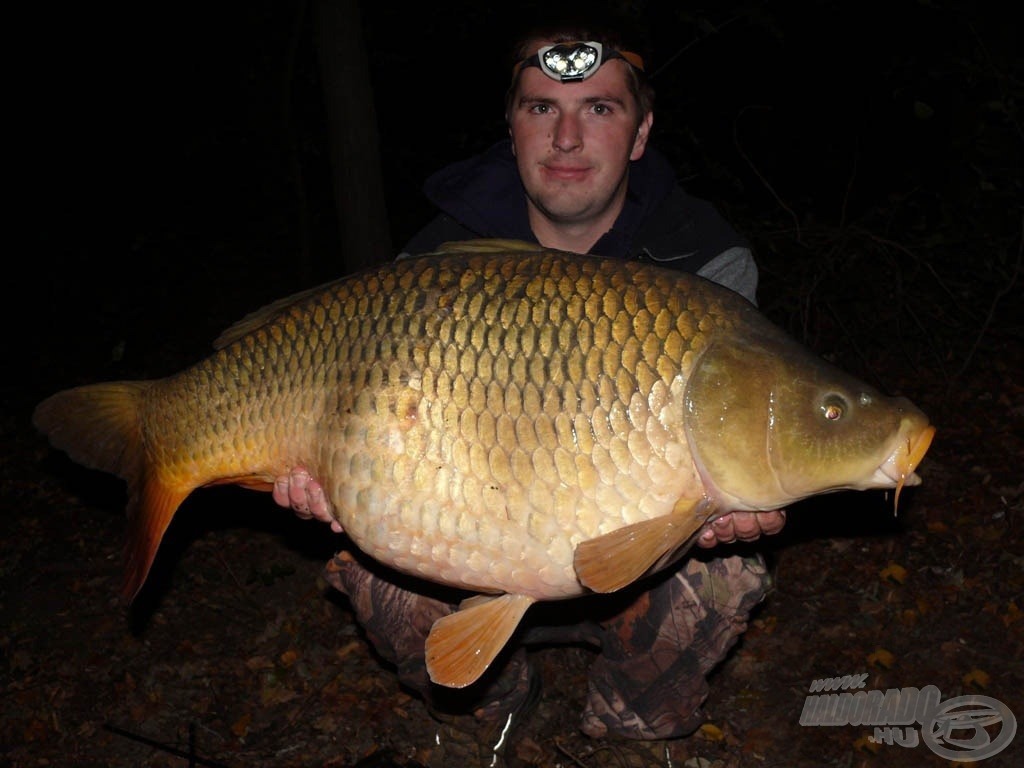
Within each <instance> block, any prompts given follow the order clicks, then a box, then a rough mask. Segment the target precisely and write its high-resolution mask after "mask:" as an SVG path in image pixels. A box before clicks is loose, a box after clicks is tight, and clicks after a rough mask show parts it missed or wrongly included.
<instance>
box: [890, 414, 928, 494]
mask: <svg viewBox="0 0 1024 768" xmlns="http://www.w3.org/2000/svg"><path fill="white" fill-rule="evenodd" d="M934 437H935V427H933V426H931V425H930V424H929V425H927V426H925V427H924V428H922V429H921V430H920V431H917V432H913V433H910V434H908V435H907V436H906V439H905V440H900V442H899V445H898V446H897V448H896V450H895V451H893V452H892V454H891V455H890V456H889V458H887V459H886V460H885V461H884V462H883V463H882V465H881V466H880V467H879V468H878V470H877V472H876V477H877V478H878V479H879V480H882V481H883V482H884V483H885V485H889V486H892V484H893V483H895V485H896V495H895V499H894V505H895V506H896V507H898V506H899V503H900V491H902V490H903V487H904V486H907V485H920V484H921V478H920V477H919V476H918V475H917V474H915V472H914V470H915V469H916V468H917V466H918V465H919V464H920V463H921V459H923V458H924V455H925V454H926V453H928V448H930V447H931V444H932V438H934Z"/></svg>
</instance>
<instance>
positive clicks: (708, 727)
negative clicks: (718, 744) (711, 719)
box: [700, 723, 725, 741]
mask: <svg viewBox="0 0 1024 768" xmlns="http://www.w3.org/2000/svg"><path fill="white" fill-rule="evenodd" d="M700 735H701V736H703V737H704V738H705V739H707V740H708V741H724V740H725V734H724V733H723V732H722V729H721V728H719V727H718V726H717V725H714V724H713V723H704V725H702V726H701V727H700Z"/></svg>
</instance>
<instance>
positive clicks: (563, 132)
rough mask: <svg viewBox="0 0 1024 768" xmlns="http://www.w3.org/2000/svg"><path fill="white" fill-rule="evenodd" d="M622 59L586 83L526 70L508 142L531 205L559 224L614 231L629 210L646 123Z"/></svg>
mask: <svg viewBox="0 0 1024 768" xmlns="http://www.w3.org/2000/svg"><path fill="white" fill-rule="evenodd" d="M628 66H629V65H628V64H627V63H626V62H625V61H622V60H621V59H613V60H611V61H608V62H605V63H604V64H603V65H602V66H601V68H600V69H598V71H597V72H596V73H594V74H593V75H592V76H591V77H589V78H587V79H586V80H583V81H581V82H575V83H562V82H559V81H557V80H552V79H551V78H550V77H548V76H546V75H545V74H544V73H543V72H541V71H540V70H539V69H538V68H536V67H526V68H525V69H523V71H522V73H521V76H520V78H519V85H518V88H517V90H516V93H515V96H514V97H513V100H512V104H511V108H510V111H509V116H508V120H509V134H510V135H511V137H512V150H513V152H514V153H515V156H516V163H517V165H518V167H519V175H520V176H521V177H522V180H523V186H524V187H525V188H526V195H527V198H528V200H529V204H530V205H531V206H532V208H533V209H534V211H533V213H536V212H539V213H540V214H541V215H543V216H544V217H546V218H547V219H549V220H551V221H552V222H555V223H557V224H570V225H572V224H579V225H586V224H588V223H594V222H601V223H606V224H607V228H610V227H611V224H612V223H613V222H614V220H615V217H616V216H617V215H618V213H619V211H620V210H621V208H622V202H623V201H624V200H625V195H626V181H627V173H628V167H629V161H630V160H636V159H638V158H639V157H640V156H641V155H643V153H644V148H645V147H646V145H647V137H648V134H649V133H650V128H651V123H652V120H653V116H652V115H650V114H648V115H647V116H646V117H645V118H644V119H643V120H642V121H641V120H640V116H639V113H638V110H637V106H636V103H635V100H634V99H633V96H632V94H630V92H629V86H628V83H627V76H628V72H627V67H628Z"/></svg>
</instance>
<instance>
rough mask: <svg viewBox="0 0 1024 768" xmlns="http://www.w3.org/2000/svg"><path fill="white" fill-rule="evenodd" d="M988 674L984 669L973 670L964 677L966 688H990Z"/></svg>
mask: <svg viewBox="0 0 1024 768" xmlns="http://www.w3.org/2000/svg"><path fill="white" fill-rule="evenodd" d="M991 679H992V678H991V677H989V674H988V672H986V671H985V670H983V669H972V670H971V671H970V672H968V673H967V674H966V675H964V676H963V683H964V685H965V686H968V687H970V686H974V687H975V688H981V689H985V688H988V684H989V682H991Z"/></svg>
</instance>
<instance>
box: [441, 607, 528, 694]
mask: <svg viewBox="0 0 1024 768" xmlns="http://www.w3.org/2000/svg"><path fill="white" fill-rule="evenodd" d="M532 604H533V598H532V597H528V596H527V595H511V594H506V595H498V596H496V597H492V596H490V595H478V596H477V597H471V598H469V599H468V600H463V601H462V603H461V604H460V605H459V610H458V611H456V612H455V613H452V614H449V615H448V616H444V617H442V618H440V619H438V620H437V621H435V622H434V626H433V627H431V629H430V634H429V635H428V636H427V645H426V652H427V673H428V674H429V675H430V679H431V680H433V681H434V682H435V683H437V684H439V685H444V686H447V687H449V688H465V687H466V686H467V685H471V684H472V683H474V682H476V680H477V679H479V677H480V675H482V674H483V673H484V672H485V671H487V668H488V667H489V666H490V665H491V662H492V661H494V657H495V656H497V655H498V654H499V653H500V652H501V649H502V648H504V647H505V644H506V643H507V642H508V640H509V638H510V637H512V633H513V632H515V631H516V627H518V626H519V621H520V619H522V618H523V614H524V613H526V609H527V608H529V607H530V605H532Z"/></svg>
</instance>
